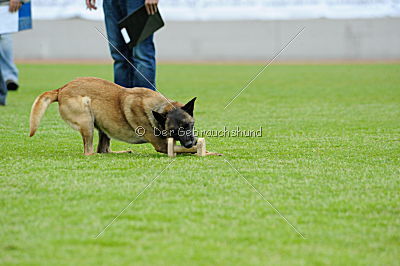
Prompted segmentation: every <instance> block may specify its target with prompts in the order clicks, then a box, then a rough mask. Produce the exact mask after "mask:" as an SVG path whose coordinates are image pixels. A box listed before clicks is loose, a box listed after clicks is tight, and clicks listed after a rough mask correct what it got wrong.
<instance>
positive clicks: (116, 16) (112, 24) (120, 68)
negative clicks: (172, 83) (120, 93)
mask: <svg viewBox="0 0 400 266" xmlns="http://www.w3.org/2000/svg"><path fill="white" fill-rule="evenodd" d="M143 4H144V0H104V1H103V9H104V17H105V24H106V29H107V36H108V40H109V41H110V42H111V43H112V44H113V45H114V46H115V47H116V48H117V49H118V50H119V51H120V52H121V53H122V54H123V55H124V56H125V57H126V58H128V59H129V60H131V63H133V65H134V66H135V68H136V69H137V70H138V71H136V70H135V68H133V67H132V66H131V65H130V64H129V63H128V62H127V61H126V59H125V58H124V57H123V56H122V55H121V54H120V53H119V52H118V51H117V50H116V49H115V48H114V47H112V46H111V45H110V51H111V56H112V58H113V59H114V82H115V83H117V84H119V85H121V86H124V87H128V88H132V87H146V88H149V89H154V87H155V76H156V75H155V70H156V62H155V49H154V43H153V36H150V37H149V38H147V39H146V40H144V41H143V42H141V43H140V44H138V45H137V46H136V47H134V49H133V50H131V49H129V48H128V46H127V45H126V44H125V41H124V39H123V37H122V35H121V32H120V30H119V27H118V21H119V20H121V19H122V18H124V17H125V16H126V15H127V14H130V13H131V12H133V11H134V10H136V9H137V8H139V7H140V6H142V5H143ZM138 72H140V73H141V74H140V73H138ZM142 75H143V76H145V78H144V77H143V76H142Z"/></svg>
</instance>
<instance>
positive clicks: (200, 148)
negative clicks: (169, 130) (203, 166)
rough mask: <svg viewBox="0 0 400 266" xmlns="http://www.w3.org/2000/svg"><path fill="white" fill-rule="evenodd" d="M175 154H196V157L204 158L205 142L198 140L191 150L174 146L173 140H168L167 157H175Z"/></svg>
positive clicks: (202, 139)
mask: <svg viewBox="0 0 400 266" xmlns="http://www.w3.org/2000/svg"><path fill="white" fill-rule="evenodd" d="M177 153H196V155H197V156H206V140H205V139H204V138H198V139H197V144H196V145H195V146H193V147H191V148H185V147H183V146H179V145H176V141H175V140H174V139H173V138H168V156H169V157H175V156H176V154H177Z"/></svg>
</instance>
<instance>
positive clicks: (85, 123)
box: [59, 97, 94, 155]
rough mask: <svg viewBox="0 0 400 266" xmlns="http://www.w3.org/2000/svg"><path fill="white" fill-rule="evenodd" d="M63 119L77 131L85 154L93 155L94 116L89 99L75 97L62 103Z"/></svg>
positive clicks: (60, 108)
mask: <svg viewBox="0 0 400 266" xmlns="http://www.w3.org/2000/svg"><path fill="white" fill-rule="evenodd" d="M59 110H60V115H61V117H62V118H63V119H64V120H65V121H66V122H67V123H68V124H69V125H70V126H71V127H72V128H73V129H75V130H77V131H79V132H80V133H81V136H82V140H83V147H84V154H85V155H92V154H94V153H93V131H94V116H93V113H92V111H91V108H90V98H89V97H74V98H69V99H67V100H63V101H60V105H59Z"/></svg>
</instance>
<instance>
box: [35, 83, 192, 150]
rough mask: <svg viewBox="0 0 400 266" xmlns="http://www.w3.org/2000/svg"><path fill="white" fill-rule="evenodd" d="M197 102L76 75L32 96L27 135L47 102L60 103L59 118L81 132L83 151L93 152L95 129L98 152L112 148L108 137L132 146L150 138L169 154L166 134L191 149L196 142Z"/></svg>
mask: <svg viewBox="0 0 400 266" xmlns="http://www.w3.org/2000/svg"><path fill="white" fill-rule="evenodd" d="M195 100H196V98H194V99H192V100H191V101H189V102H188V103H187V104H186V105H183V104H181V103H179V102H175V101H170V100H168V99H166V98H165V97H164V96H162V95H161V94H160V93H158V92H155V91H152V90H149V89H146V88H132V89H127V88H124V87H121V86H119V85H116V84H114V83H112V82H109V81H106V80H103V79H99V78H91V77H86V78H78V79H75V80H73V81H71V82H69V83H67V84H66V85H65V86H63V87H61V88H60V89H57V90H52V91H48V92H45V93H43V94H41V95H40V96H38V97H37V98H36V100H35V102H34V103H33V106H32V111H31V116H30V136H33V135H34V134H35V132H36V130H37V128H38V126H39V123H40V120H41V118H42V117H43V115H44V113H45V111H46V109H47V108H48V106H49V105H50V104H51V103H53V102H58V104H59V111H60V115H61V117H62V118H63V119H64V120H65V121H66V122H67V123H68V124H69V125H70V126H71V127H72V128H73V129H75V130H77V131H79V132H80V133H81V135H82V138H83V144H84V154H85V155H91V154H93V152H94V151H93V133H94V129H95V128H96V129H97V130H98V131H99V145H98V147H97V152H98V153H109V152H111V150H110V138H113V139H117V140H120V141H124V142H128V143H132V144H139V143H146V142H149V143H151V144H152V145H153V146H154V148H155V149H156V150H157V151H158V152H162V153H167V137H173V138H174V139H176V140H179V141H180V142H181V144H182V145H183V146H185V147H186V148H190V147H192V146H193V145H195V144H196V138H195V136H194V134H193V126H194V119H193V108H194V102H195ZM138 129H139V130H138ZM179 132H180V133H179ZM182 133H184V134H182Z"/></svg>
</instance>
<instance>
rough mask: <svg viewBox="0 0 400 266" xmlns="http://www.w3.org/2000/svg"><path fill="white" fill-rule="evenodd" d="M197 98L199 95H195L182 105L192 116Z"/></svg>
mask: <svg viewBox="0 0 400 266" xmlns="http://www.w3.org/2000/svg"><path fill="white" fill-rule="evenodd" d="M196 98H197V97H194V98H193V99H191V100H190V101H189V102H188V103H187V104H185V105H184V106H183V107H182V109H183V110H184V111H185V112H186V113H188V114H190V116H192V117H193V109H194V102H195V101H196Z"/></svg>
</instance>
